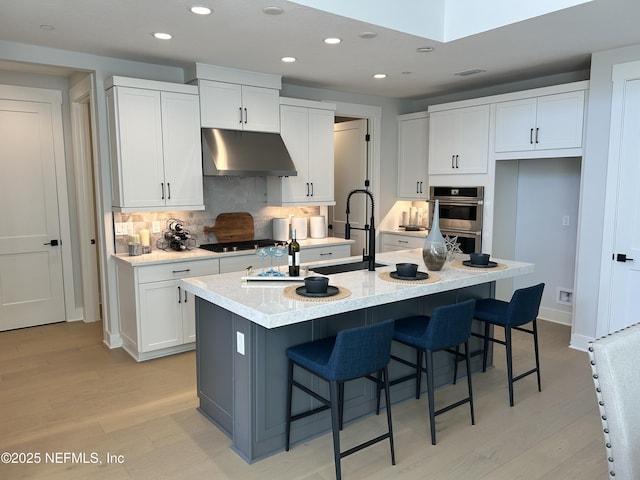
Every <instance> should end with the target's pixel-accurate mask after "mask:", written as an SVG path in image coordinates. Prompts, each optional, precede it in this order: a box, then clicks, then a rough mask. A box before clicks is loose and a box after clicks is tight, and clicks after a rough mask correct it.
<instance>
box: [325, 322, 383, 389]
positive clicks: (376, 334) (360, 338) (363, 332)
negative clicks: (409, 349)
mask: <svg viewBox="0 0 640 480" xmlns="http://www.w3.org/2000/svg"><path fill="white" fill-rule="evenodd" d="M392 339H393V320H386V321H384V322H380V323H376V324H374V325H367V326H364V327H356V328H349V329H347V330H341V331H339V332H338V335H337V336H336V343H335V345H334V347H333V351H332V352H331V357H330V358H329V362H328V363H327V371H329V372H331V373H330V378H329V379H330V380H339V381H343V380H350V379H353V378H358V377H362V376H364V375H367V374H369V373H373V372H376V371H378V370H381V369H383V368H384V367H385V366H387V364H388V363H389V360H390V359H391V341H392Z"/></svg>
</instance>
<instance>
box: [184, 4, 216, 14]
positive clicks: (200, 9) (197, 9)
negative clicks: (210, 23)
mask: <svg viewBox="0 0 640 480" xmlns="http://www.w3.org/2000/svg"><path fill="white" fill-rule="evenodd" d="M189 10H191V13H195V14H196V15H209V14H210V13H211V9H210V8H209V7H205V6H204V5H194V6H193V7H191V8H190V9H189Z"/></svg>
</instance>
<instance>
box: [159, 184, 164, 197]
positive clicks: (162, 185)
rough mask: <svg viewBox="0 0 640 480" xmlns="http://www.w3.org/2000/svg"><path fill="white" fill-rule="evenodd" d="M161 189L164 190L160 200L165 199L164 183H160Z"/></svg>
mask: <svg viewBox="0 0 640 480" xmlns="http://www.w3.org/2000/svg"><path fill="white" fill-rule="evenodd" d="M160 191H161V192H162V197H161V198H160V200H164V183H161V184H160Z"/></svg>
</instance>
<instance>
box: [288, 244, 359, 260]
mask: <svg viewBox="0 0 640 480" xmlns="http://www.w3.org/2000/svg"><path fill="white" fill-rule="evenodd" d="M349 256H351V245H350V244H345V245H320V246H306V247H301V248H300V262H301V263H307V262H318V261H320V260H323V261H324V260H334V259H336V258H345V257H349Z"/></svg>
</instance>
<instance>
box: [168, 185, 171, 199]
mask: <svg viewBox="0 0 640 480" xmlns="http://www.w3.org/2000/svg"><path fill="white" fill-rule="evenodd" d="M167 200H171V184H170V183H169V182H167Z"/></svg>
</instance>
